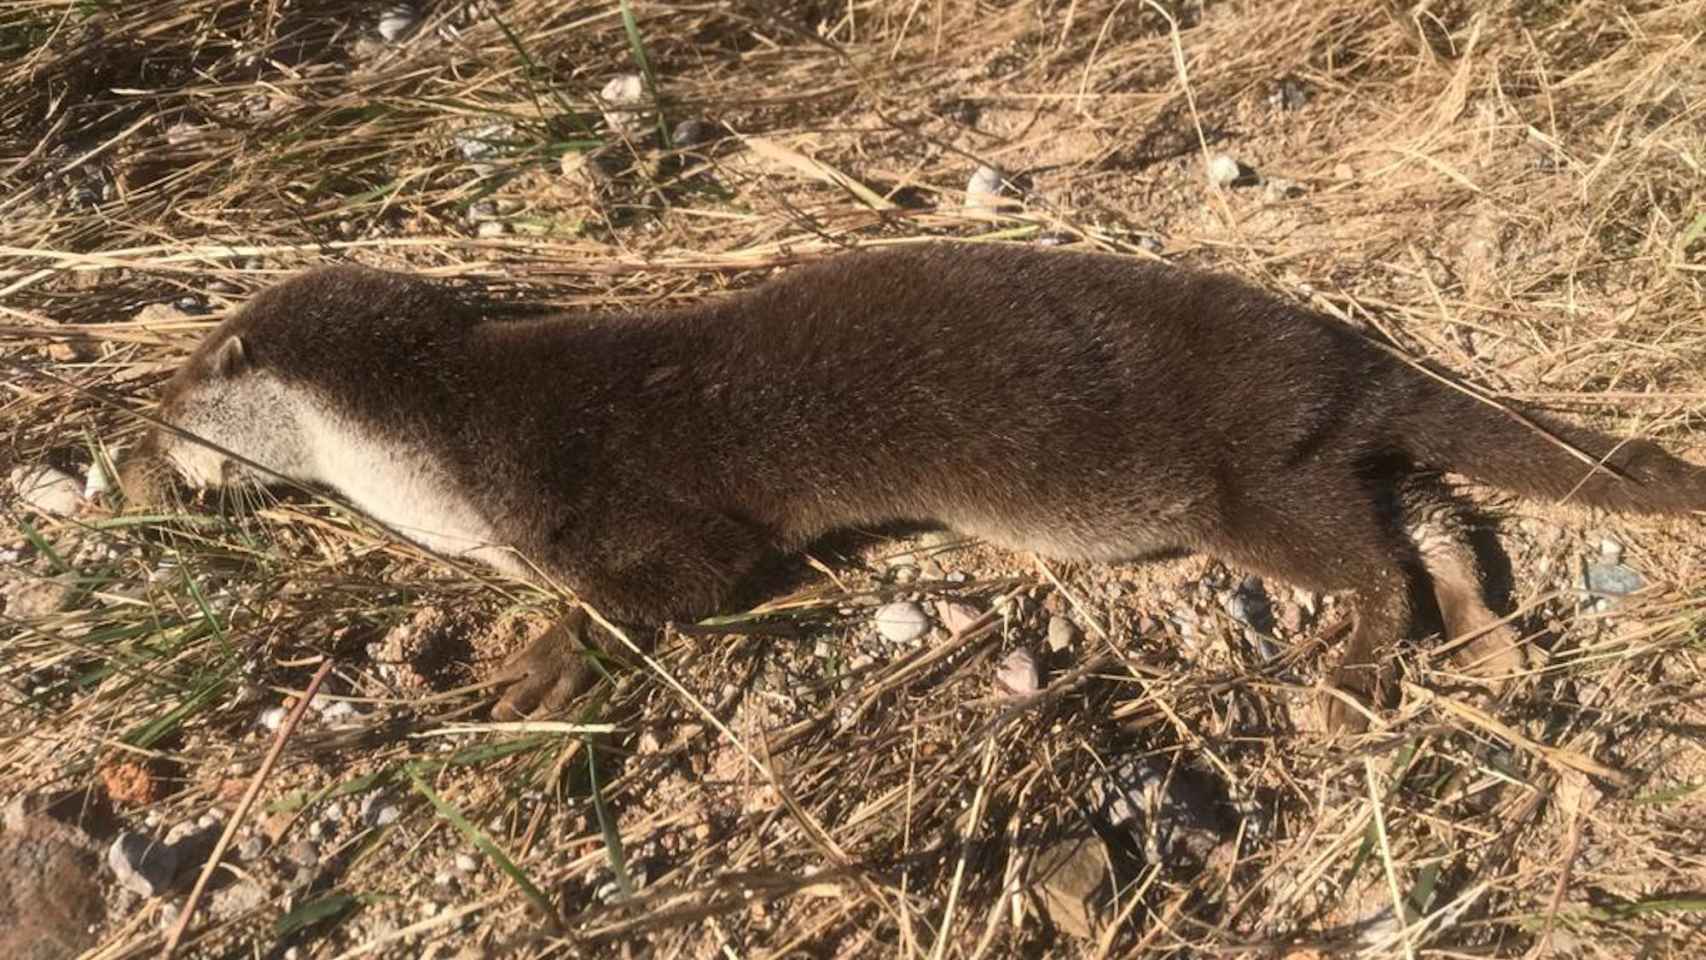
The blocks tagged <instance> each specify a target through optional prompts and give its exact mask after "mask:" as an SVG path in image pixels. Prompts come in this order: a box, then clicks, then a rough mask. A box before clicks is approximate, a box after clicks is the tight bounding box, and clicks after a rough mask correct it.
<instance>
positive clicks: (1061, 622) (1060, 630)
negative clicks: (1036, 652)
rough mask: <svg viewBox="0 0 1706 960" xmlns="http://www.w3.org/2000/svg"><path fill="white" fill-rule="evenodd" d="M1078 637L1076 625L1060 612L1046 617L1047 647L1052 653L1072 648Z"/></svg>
mask: <svg viewBox="0 0 1706 960" xmlns="http://www.w3.org/2000/svg"><path fill="white" fill-rule="evenodd" d="M1077 639H1078V626H1077V625H1076V624H1074V623H1073V622H1072V621H1071V620H1069V619H1067V618H1066V617H1063V616H1061V615H1060V614H1058V613H1057V614H1055V615H1054V616H1052V617H1049V618H1048V648H1049V650H1051V651H1053V652H1054V653H1063V652H1065V651H1067V650H1070V649H1072V644H1073V643H1074V642H1076V641H1077Z"/></svg>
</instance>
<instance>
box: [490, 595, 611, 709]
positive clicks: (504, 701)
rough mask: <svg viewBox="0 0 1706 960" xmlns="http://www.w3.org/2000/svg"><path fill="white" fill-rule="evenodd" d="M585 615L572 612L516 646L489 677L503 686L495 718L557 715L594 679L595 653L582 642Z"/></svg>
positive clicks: (590, 684) (585, 624)
mask: <svg viewBox="0 0 1706 960" xmlns="http://www.w3.org/2000/svg"><path fill="white" fill-rule="evenodd" d="M588 629H589V627H588V624H587V618H586V614H585V613H584V612H583V611H581V610H578V609H577V610H575V611H574V612H573V613H571V614H569V615H568V616H567V617H565V618H564V619H563V620H561V621H559V622H558V623H557V624H556V625H554V626H552V627H551V629H550V630H547V631H546V632H545V634H544V636H541V637H540V638H539V639H537V640H535V641H533V642H532V643H531V644H529V645H527V646H526V647H523V648H522V649H520V650H517V651H516V652H515V653H514V654H512V655H511V656H510V658H509V659H508V660H505V661H504V663H503V666H501V667H499V668H498V671H497V673H496V674H494V675H493V678H492V679H493V680H495V681H497V682H498V683H500V684H503V685H504V687H505V688H504V693H503V696H502V697H501V698H500V699H499V700H498V703H497V706H495V707H493V708H492V718H493V719H494V720H521V719H525V718H527V717H545V716H550V715H551V714H555V713H561V712H563V711H564V710H565V709H567V708H568V706H569V704H570V703H571V702H573V701H574V699H575V698H576V697H578V696H580V695H581V694H582V693H585V692H586V691H587V690H590V689H591V688H592V685H593V683H594V682H595V681H596V680H597V679H598V668H597V667H596V666H594V665H593V662H592V658H593V657H594V656H595V655H596V654H595V653H594V652H593V650H594V649H596V648H591V647H590V645H589V644H588V643H587V642H586V632H587V630H588Z"/></svg>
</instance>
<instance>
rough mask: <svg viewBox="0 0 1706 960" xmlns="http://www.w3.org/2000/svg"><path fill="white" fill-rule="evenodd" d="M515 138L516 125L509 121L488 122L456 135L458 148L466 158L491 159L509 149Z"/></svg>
mask: <svg viewBox="0 0 1706 960" xmlns="http://www.w3.org/2000/svg"><path fill="white" fill-rule="evenodd" d="M515 139H516V134H515V127H514V126H513V125H511V124H507V123H492V124H487V125H486V126H483V127H475V128H474V129H472V130H464V131H462V132H461V133H458V134H457V135H456V136H455V141H456V149H457V151H458V152H460V153H461V154H462V158H463V159H464V160H490V159H491V158H493V157H496V156H498V155H499V154H500V153H502V152H504V151H505V150H506V149H508V147H509V145H510V143H511V142H513V141H514V140H515Z"/></svg>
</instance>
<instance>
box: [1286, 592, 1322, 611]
mask: <svg viewBox="0 0 1706 960" xmlns="http://www.w3.org/2000/svg"><path fill="white" fill-rule="evenodd" d="M1291 602H1292V603H1295V604H1297V605H1298V606H1300V607H1302V608H1303V611H1304V612H1305V613H1308V614H1310V615H1311V616H1313V615H1314V613H1315V605H1316V604H1317V603H1319V602H1320V601H1319V599H1318V598H1317V597H1316V595H1315V591H1313V590H1305V589H1303V588H1302V587H1293V588H1291Z"/></svg>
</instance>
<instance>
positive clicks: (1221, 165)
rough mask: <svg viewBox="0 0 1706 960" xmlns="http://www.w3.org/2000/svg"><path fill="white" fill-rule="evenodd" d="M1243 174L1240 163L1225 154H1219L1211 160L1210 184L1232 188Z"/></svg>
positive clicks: (1209, 170) (1209, 164)
mask: <svg viewBox="0 0 1706 960" xmlns="http://www.w3.org/2000/svg"><path fill="white" fill-rule="evenodd" d="M1242 174H1243V171H1242V170H1241V169H1240V168H1239V166H1238V161H1236V160H1234V159H1232V158H1231V157H1229V156H1227V155H1226V154H1224V153H1217V154H1215V155H1214V156H1212V157H1210V158H1209V161H1208V182H1209V183H1212V184H1214V185H1215V186H1217V187H1230V186H1231V185H1232V183H1233V181H1235V180H1237V179H1238V178H1239V177H1240V176H1241V175H1242Z"/></svg>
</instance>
